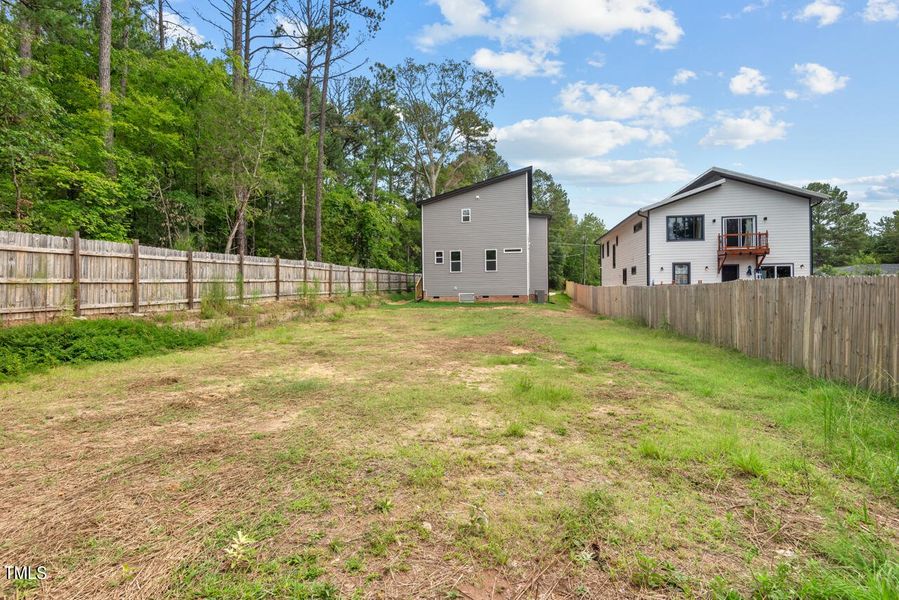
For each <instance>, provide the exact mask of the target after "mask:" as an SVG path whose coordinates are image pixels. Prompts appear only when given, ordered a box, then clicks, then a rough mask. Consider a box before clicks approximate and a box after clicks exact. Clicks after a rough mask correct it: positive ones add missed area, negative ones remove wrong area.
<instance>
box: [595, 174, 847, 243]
mask: <svg viewBox="0 0 899 600" xmlns="http://www.w3.org/2000/svg"><path fill="white" fill-rule="evenodd" d="M728 179H732V180H734V181H740V182H743V183H748V184H750V185H757V186H759V187H763V188H767V189H769V190H775V191H778V192H783V193H785V194H791V195H793V196H798V197H800V198H807V199H808V200H809V202H810V204H811V206H816V205H818V204H820V203H821V202H822V201H824V200H826V199H827V198H828V197H829V196H827V194H822V193H820V192H813V191H811V190H807V189H804V188H800V187H796V186H793V185H787V184H785V183H780V182H777V181H772V180H771V179H764V178H762V177H756V176H755V175H748V174H746V173H738V172H737V171H731V170H730V169H722V168H721V167H712V168H711V169H709V170H707V171H706V172H705V173H703V174H702V175H700V176H699V177H697V178H696V179H694V180H693V181H691V182H690V183H688V184H687V185H685V186H683V187H681V188H680V189H678V190H676V191H675V192H674V193H673V194H671V195H670V196H668V197H667V198H665V199H664V200H660V201H658V202H656V203H654V204H649V205H647V206H644V207H643V208H640V209H637V210H636V211H634V212H632V213H631V214H629V215H628V216H626V217H625V218H623V219H622V220H621V221H619V222H618V223H617V224H616V225H615V227H612V228H610V229H609V230H608V231H607V232H605V233H604V234H602V235H601V236H600V237H599V238H597V239H596V241H595V242H593V243H594V244H598V243H599V240H601V239H603V238H604V237H606V236H607V235H609V234H610V233H612V232H613V231H614V230H615V229H617V228H618V227H620V226H621V224H622V223H624V222H625V221H627V220H628V219H630V218H631V217H633V216H634V215H640V216H643V217H645V216H646V213H648V212H649V211H651V210H654V209H656V208H659V207H661V206H665V205H666V204H671V203H672V202H677V201H678V200H683V199H685V198H689V197H691V196H695V195H697V194H701V193H702V192H705V191H707V190H710V189H712V188H716V187H718V186H720V185H722V184H724V183H726V182H727V180H728Z"/></svg>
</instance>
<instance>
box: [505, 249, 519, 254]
mask: <svg viewBox="0 0 899 600" xmlns="http://www.w3.org/2000/svg"><path fill="white" fill-rule="evenodd" d="M522 252H524V250H522V249H521V248H503V254H521V253H522Z"/></svg>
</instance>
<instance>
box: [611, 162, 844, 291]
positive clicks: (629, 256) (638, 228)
mask: <svg viewBox="0 0 899 600" xmlns="http://www.w3.org/2000/svg"><path fill="white" fill-rule="evenodd" d="M826 198H827V196H825V195H823V194H819V193H817V192H812V191H809V190H805V189H802V188H798V187H795V186H792V185H786V184H783V183H778V182H776V181H770V180H768V179H762V178H760V177H754V176H752V175H746V174H744V173H736V172H734V171H729V170H727V169H721V168H718V167H713V168H711V169H709V170H708V171H706V172H705V173H703V174H702V175H700V176H699V177H697V178H696V179H694V180H693V181H691V182H690V183H688V184H687V185H685V186H684V187H682V188H680V189H679V190H677V191H676V192H674V193H673V194H672V195H670V196H669V197H667V198H665V199H664V200H662V201H660V202H656V203H655V204H650V205H649V206H645V207H643V208H641V209H640V210H637V211H636V212H634V213H633V214H631V215H630V216H628V217H627V218H625V219H624V220H623V221H621V222H620V223H618V224H617V225H615V226H614V227H613V228H612V229H610V230H609V231H608V233H606V234H605V235H603V236H602V237H600V238H599V239H597V240H596V244H597V245H599V247H600V263H601V266H602V285H604V286H616V285H661V284H678V285H689V284H692V283H717V282H725V281H733V280H737V279H756V278H758V279H770V278H780V277H797V276H804V275H811V274H812V273H813V268H812V207H813V206H815V205H816V204H818V203H820V202H821V201H822V200H824V199H826Z"/></svg>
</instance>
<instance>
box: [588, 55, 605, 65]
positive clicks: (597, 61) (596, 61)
mask: <svg viewBox="0 0 899 600" xmlns="http://www.w3.org/2000/svg"><path fill="white" fill-rule="evenodd" d="M587 64H588V65H590V66H591V67H596V68H597V69H601V68H603V67H604V66H606V55H605V54H603V53H602V52H594V53H593V55H592V56H591V57H590V58H588V59H587Z"/></svg>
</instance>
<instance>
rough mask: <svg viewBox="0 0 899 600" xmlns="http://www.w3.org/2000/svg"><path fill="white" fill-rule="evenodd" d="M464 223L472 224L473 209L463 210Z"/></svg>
mask: <svg viewBox="0 0 899 600" xmlns="http://www.w3.org/2000/svg"><path fill="white" fill-rule="evenodd" d="M462 222H463V223H470V222H471V209H470V208H463V209H462Z"/></svg>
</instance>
